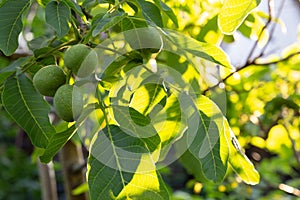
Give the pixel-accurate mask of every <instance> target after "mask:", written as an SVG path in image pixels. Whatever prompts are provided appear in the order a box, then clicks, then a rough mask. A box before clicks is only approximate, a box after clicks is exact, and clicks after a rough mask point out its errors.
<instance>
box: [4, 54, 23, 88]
mask: <svg viewBox="0 0 300 200" xmlns="http://www.w3.org/2000/svg"><path fill="white" fill-rule="evenodd" d="M26 60H27V58H20V59H18V60H16V61H14V62H12V63H11V64H10V65H8V66H7V67H6V68H3V69H1V70H0V85H2V83H3V82H4V81H5V79H7V78H8V77H10V76H11V75H12V74H13V73H15V72H16V71H17V68H18V67H20V66H21V64H22V63H23V62H24V61H26Z"/></svg>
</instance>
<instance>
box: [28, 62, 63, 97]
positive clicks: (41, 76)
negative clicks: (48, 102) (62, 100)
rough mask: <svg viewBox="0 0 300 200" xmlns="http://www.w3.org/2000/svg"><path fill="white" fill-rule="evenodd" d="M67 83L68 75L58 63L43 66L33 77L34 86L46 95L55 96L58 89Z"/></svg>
mask: <svg viewBox="0 0 300 200" xmlns="http://www.w3.org/2000/svg"><path fill="white" fill-rule="evenodd" d="M65 83H66V75H65V73H64V71H63V70H62V69H61V68H60V67H58V66H56V65H49V66H46V67H43V68H42V69H40V70H39V71H38V72H37V73H36V74H35V75H34V77H33V85H34V87H35V88H36V89H37V90H38V91H39V93H41V94H42V95H44V96H50V97H53V96H54V94H55V92H56V90H57V89H58V88H59V87H60V86H62V85H64V84H65Z"/></svg>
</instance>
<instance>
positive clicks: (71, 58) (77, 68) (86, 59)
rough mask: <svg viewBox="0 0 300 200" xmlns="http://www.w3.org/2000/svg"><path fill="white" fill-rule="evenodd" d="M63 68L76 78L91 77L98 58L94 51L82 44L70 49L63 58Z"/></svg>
mask: <svg viewBox="0 0 300 200" xmlns="http://www.w3.org/2000/svg"><path fill="white" fill-rule="evenodd" d="M64 62H65V66H66V67H67V68H69V69H70V70H72V71H73V72H74V74H75V75H76V76H78V77H86V76H89V75H91V74H92V73H93V72H94V70H95V68H96V66H97V64H98V56H97V53H96V51H95V50H93V49H91V48H90V47H88V46H86V45H84V44H76V45H74V46H72V47H70V48H69V49H68V50H67V51H66V52H65V56H64Z"/></svg>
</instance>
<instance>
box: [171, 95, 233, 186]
mask: <svg viewBox="0 0 300 200" xmlns="http://www.w3.org/2000/svg"><path fill="white" fill-rule="evenodd" d="M183 98H185V99H182V100H184V101H185V102H186V103H188V102H189V101H191V100H189V101H188V99H187V98H186V97H184V96H183ZM182 100H181V101H182ZM184 101H183V102H184ZM190 104H192V103H190ZM182 105H183V104H182ZM195 106H196V108H195V110H192V112H190V116H188V118H187V122H188V129H187V131H186V133H185V134H184V136H183V138H182V139H181V141H180V143H179V144H178V145H177V149H185V148H187V151H186V152H185V153H184V154H183V159H184V160H186V159H192V160H194V161H195V165H198V166H201V167H199V168H195V166H194V167H190V166H189V167H188V168H187V169H188V170H189V171H190V173H192V174H194V176H195V177H196V178H199V179H201V181H207V180H212V181H214V182H221V181H222V180H223V179H224V176H225V174H226V171H227V165H228V164H227V163H228V156H229V149H228V143H227V139H226V137H225V133H224V128H223V121H222V120H223V115H222V113H221V111H220V110H219V109H218V107H217V106H216V105H215V104H214V103H213V102H212V101H211V100H210V99H208V98H207V97H205V96H201V97H199V98H198V99H197V102H195ZM198 109H199V110H198ZM196 123H198V124H196ZM195 129H196V131H195ZM194 134H196V135H194ZM186 165H187V164H186Z"/></svg>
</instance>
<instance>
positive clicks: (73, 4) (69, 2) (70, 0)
mask: <svg viewBox="0 0 300 200" xmlns="http://www.w3.org/2000/svg"><path fill="white" fill-rule="evenodd" d="M63 2H65V3H66V4H67V5H68V6H69V7H70V8H71V9H72V10H74V11H75V12H76V13H77V14H79V15H80V16H84V14H83V12H82V10H81V8H80V6H79V5H78V4H77V3H76V1H73V0H63Z"/></svg>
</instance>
